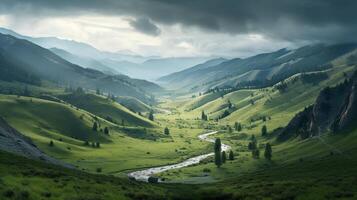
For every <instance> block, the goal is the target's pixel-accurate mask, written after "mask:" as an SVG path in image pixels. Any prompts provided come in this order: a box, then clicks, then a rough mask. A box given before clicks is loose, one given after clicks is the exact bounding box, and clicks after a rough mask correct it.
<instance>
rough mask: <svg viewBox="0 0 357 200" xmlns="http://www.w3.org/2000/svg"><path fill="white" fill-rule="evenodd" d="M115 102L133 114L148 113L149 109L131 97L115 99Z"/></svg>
mask: <svg viewBox="0 0 357 200" xmlns="http://www.w3.org/2000/svg"><path fill="white" fill-rule="evenodd" d="M116 101H118V102H119V103H120V104H121V105H123V106H125V107H126V108H128V109H129V110H132V111H134V112H142V113H143V112H150V110H152V109H151V107H150V106H149V105H146V104H145V103H143V102H141V101H140V100H138V99H136V98H132V97H120V96H119V97H117V98H116Z"/></svg>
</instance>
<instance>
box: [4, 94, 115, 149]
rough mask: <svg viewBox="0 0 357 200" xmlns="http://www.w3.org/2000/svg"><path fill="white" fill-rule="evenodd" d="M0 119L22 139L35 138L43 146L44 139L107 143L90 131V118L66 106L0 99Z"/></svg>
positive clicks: (50, 102) (38, 100)
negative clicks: (21, 135)
mask: <svg viewBox="0 0 357 200" xmlns="http://www.w3.org/2000/svg"><path fill="white" fill-rule="evenodd" d="M0 109H1V115H2V116H3V117H4V118H5V119H6V120H7V121H8V122H9V123H10V124H11V125H12V126H14V127H16V129H18V130H19V131H20V132H22V133H24V134H25V135H26V136H29V137H35V138H36V139H38V141H41V142H42V143H43V145H47V144H48V143H49V140H48V138H53V139H58V138H60V137H65V138H68V139H69V138H71V139H70V140H72V139H73V140H72V141H73V142H74V140H75V139H78V140H82V141H85V140H91V141H92V140H94V141H101V142H109V139H108V137H107V136H105V135H104V134H102V133H99V132H95V131H93V130H92V125H93V122H94V121H95V120H94V118H93V117H92V115H91V114H90V113H87V112H85V111H79V110H77V109H75V108H73V107H71V106H70V105H64V104H61V103H56V102H52V101H46V100H41V99H36V98H30V97H18V96H8V95H1V98H0Z"/></svg>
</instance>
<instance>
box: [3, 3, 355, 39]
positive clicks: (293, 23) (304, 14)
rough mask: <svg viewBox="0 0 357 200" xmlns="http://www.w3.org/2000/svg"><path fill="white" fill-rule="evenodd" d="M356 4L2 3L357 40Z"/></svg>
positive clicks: (8, 7)
mask: <svg viewBox="0 0 357 200" xmlns="http://www.w3.org/2000/svg"><path fill="white" fill-rule="evenodd" d="M356 10H357V1H356V0H61V1H58V0H1V4H0V11H1V12H6V13H9V14H17V15H19V14H23V15H26V14H31V15H34V14H37V15H41V16H42V17H46V16H50V15H77V14H83V13H100V14H107V15H131V16H134V17H136V18H138V19H150V20H152V21H153V22H155V23H162V24H182V25H184V26H195V27H200V28H202V29H205V30H208V31H216V32H224V33H232V34H236V33H238V34H239V33H243V34H244V33H261V34H264V35H267V36H269V37H274V38H279V39H285V40H318V41H344V40H346V41H347V40H354V41H356V37H355V35H357V23H356V22H357V12H356ZM136 22H140V21H136ZM149 22H150V21H149ZM151 24H152V23H151ZM154 26H155V25H154ZM140 28H143V27H142V26H140ZM144 29H145V28H144ZM138 30H140V29H139V28H138Z"/></svg>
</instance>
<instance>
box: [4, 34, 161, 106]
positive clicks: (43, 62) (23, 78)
mask: <svg viewBox="0 0 357 200" xmlns="http://www.w3.org/2000/svg"><path fill="white" fill-rule="evenodd" d="M0 65H1V68H0V71H1V75H0V78H1V80H5V81H18V82H25V83H30V84H34V85H40V84H41V81H43V80H45V81H50V82H53V83H57V84H59V85H62V86H72V87H83V88H87V89H92V90H95V89H100V90H101V91H103V92H107V93H112V94H114V95H118V96H131V97H135V98H138V99H140V100H141V101H144V102H151V101H152V99H151V97H150V95H149V93H150V92H154V91H158V90H160V89H161V88H160V86H158V85H156V84H154V83H151V82H148V81H145V80H138V79H131V78H129V77H128V76H124V75H107V74H105V73H102V72H100V71H97V70H93V69H86V68H83V67H81V66H78V65H76V64H73V63H70V62H68V61H67V60H64V59H63V58H61V57H59V56H57V55H56V54H54V53H52V52H51V51H50V50H48V49H45V48H42V47H40V46H38V45H36V44H33V43H31V42H30V41H27V40H24V39H18V38H16V37H14V36H11V35H4V34H0Z"/></svg>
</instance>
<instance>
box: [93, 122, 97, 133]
mask: <svg viewBox="0 0 357 200" xmlns="http://www.w3.org/2000/svg"><path fill="white" fill-rule="evenodd" d="M92 129H93V131H97V130H98V124H97V122H94V123H93V128H92Z"/></svg>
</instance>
